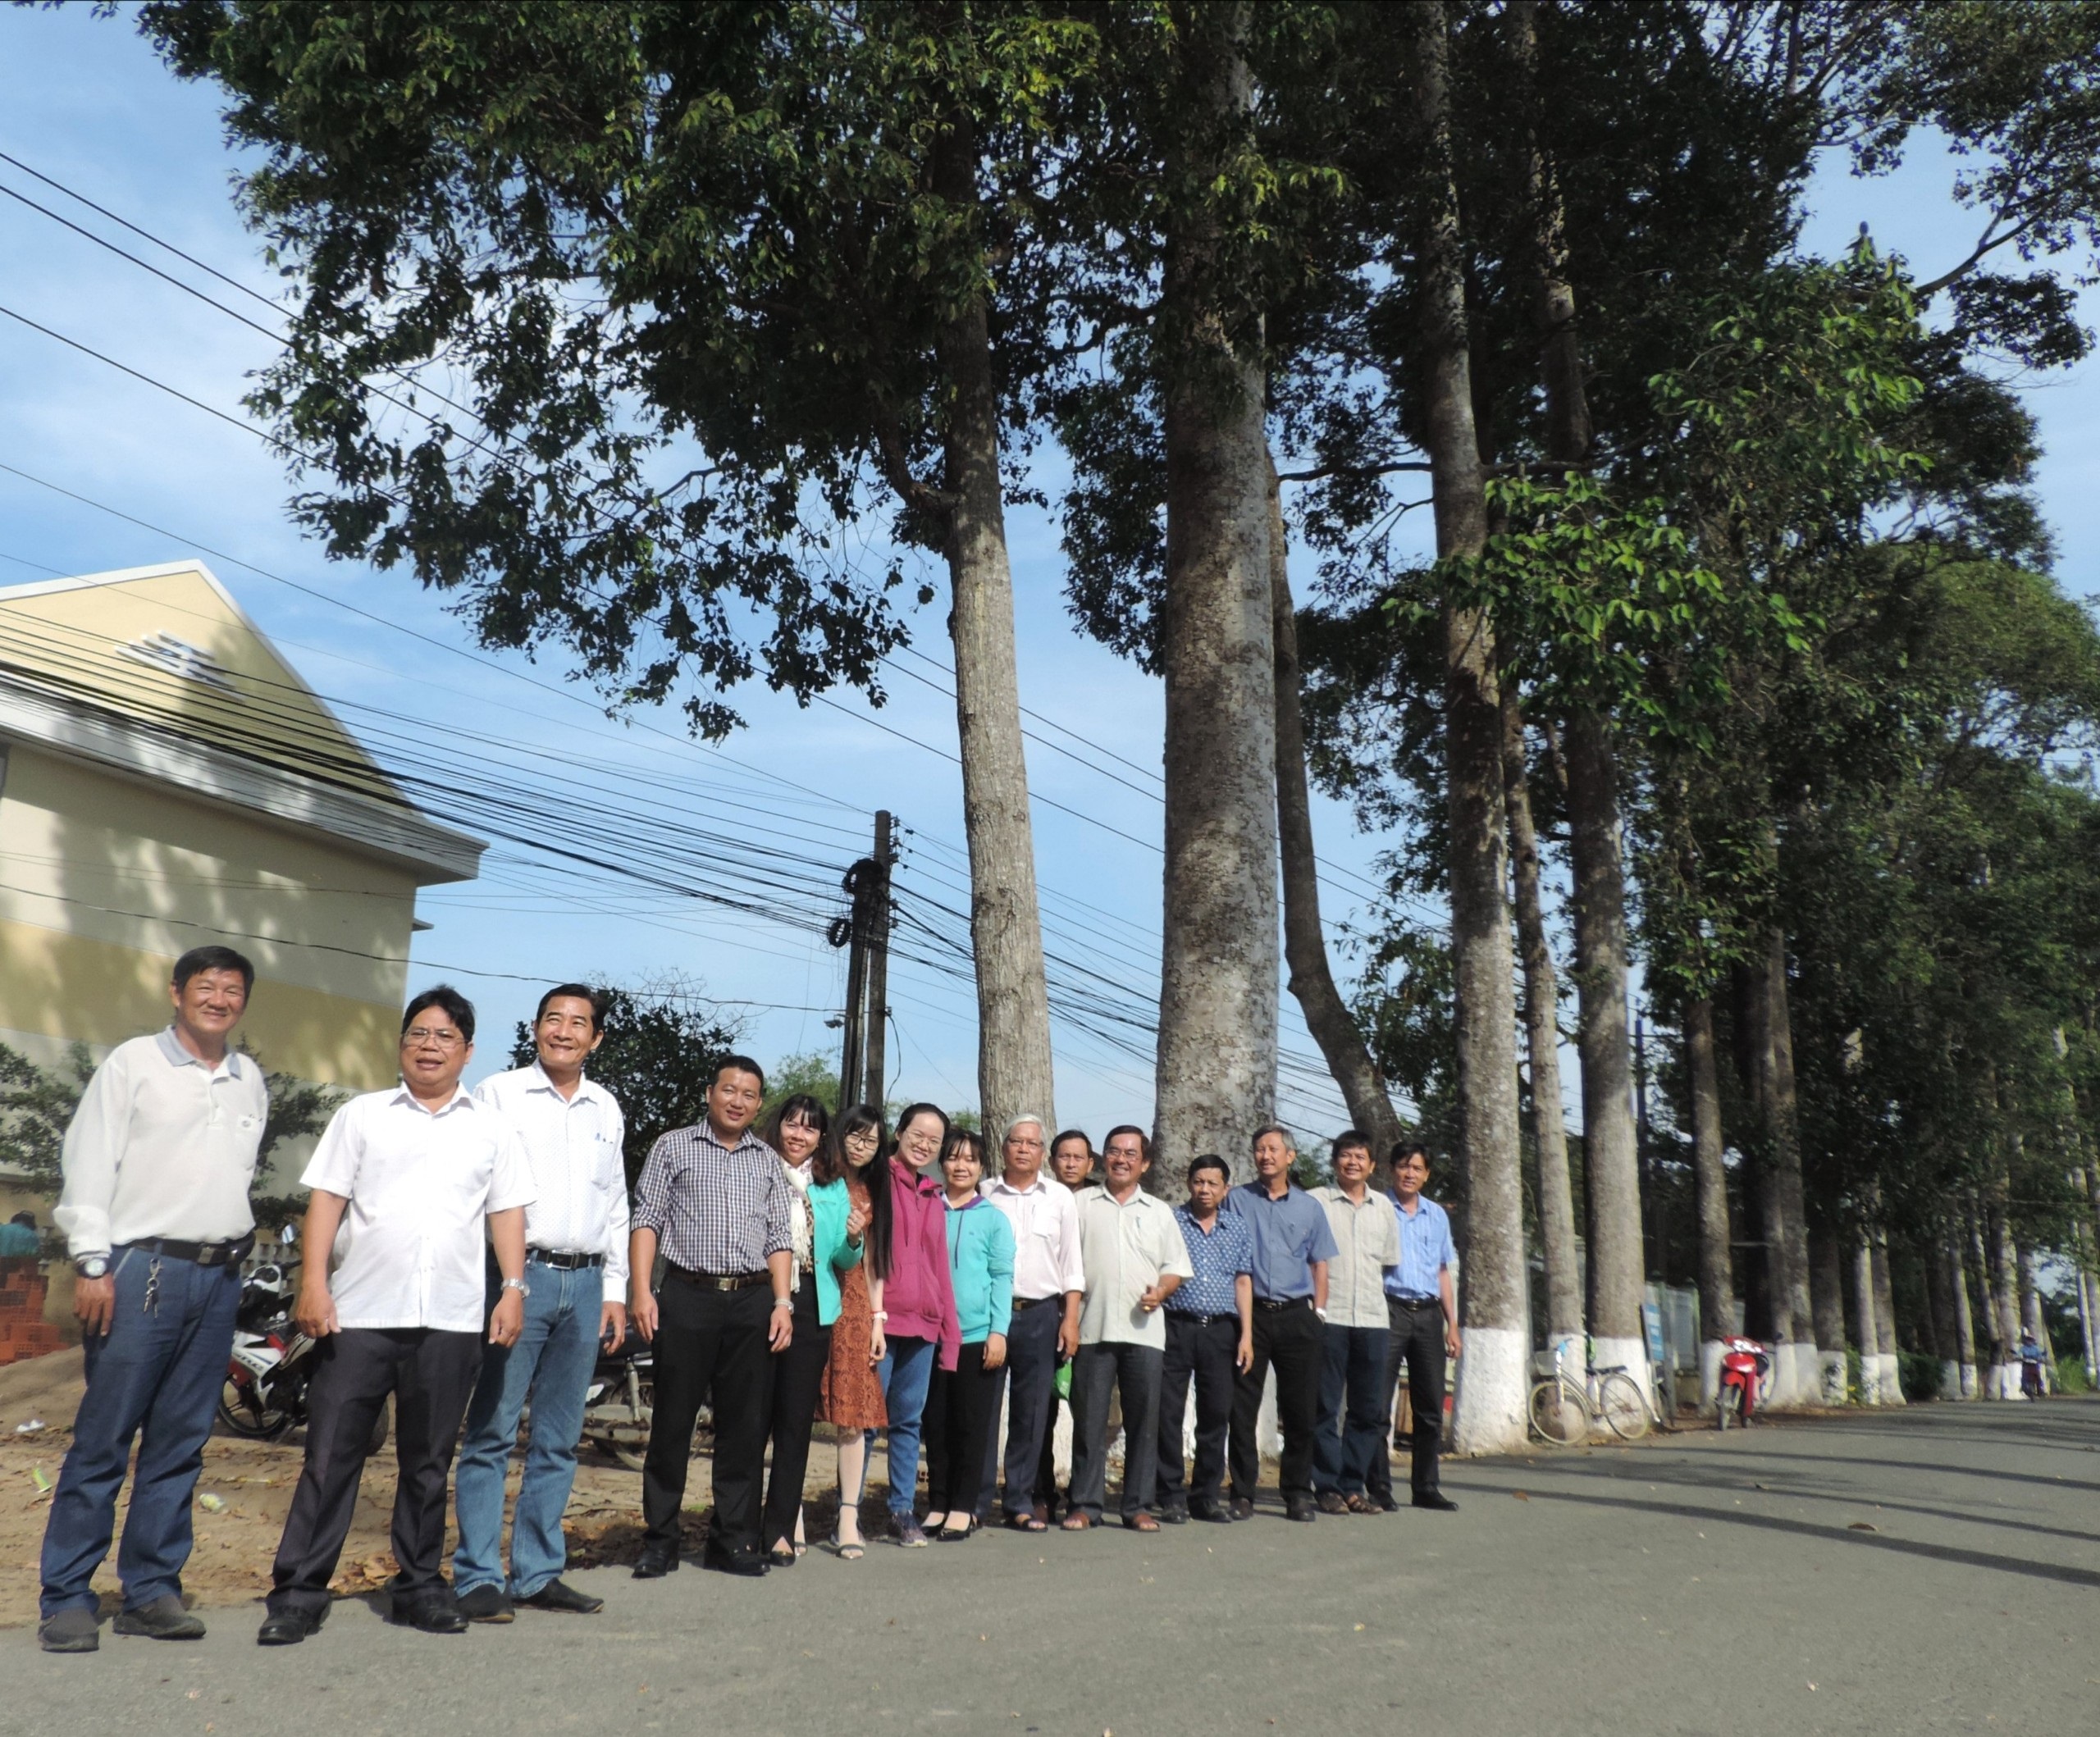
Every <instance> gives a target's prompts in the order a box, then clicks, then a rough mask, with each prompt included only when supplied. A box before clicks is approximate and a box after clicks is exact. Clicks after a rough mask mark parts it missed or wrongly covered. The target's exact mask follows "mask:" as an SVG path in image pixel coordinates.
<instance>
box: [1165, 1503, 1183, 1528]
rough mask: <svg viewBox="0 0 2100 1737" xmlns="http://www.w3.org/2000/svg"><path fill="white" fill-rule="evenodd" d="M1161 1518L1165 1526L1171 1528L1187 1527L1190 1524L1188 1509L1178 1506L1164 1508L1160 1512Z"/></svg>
mask: <svg viewBox="0 0 2100 1737" xmlns="http://www.w3.org/2000/svg"><path fill="white" fill-rule="evenodd" d="M1159 1517H1160V1519H1161V1520H1162V1522H1163V1523H1164V1524H1166V1525H1170V1526H1185V1525H1188V1524H1189V1511H1188V1509H1186V1508H1185V1507H1180V1506H1178V1505H1177V1506H1176V1507H1164V1508H1162V1509H1161V1510H1160V1511H1159Z"/></svg>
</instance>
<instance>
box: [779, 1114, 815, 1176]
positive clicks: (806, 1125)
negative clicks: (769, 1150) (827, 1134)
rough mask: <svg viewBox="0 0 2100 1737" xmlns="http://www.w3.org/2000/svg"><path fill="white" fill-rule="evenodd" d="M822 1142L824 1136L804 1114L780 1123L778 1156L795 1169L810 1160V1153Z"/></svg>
mask: <svg viewBox="0 0 2100 1737" xmlns="http://www.w3.org/2000/svg"><path fill="white" fill-rule="evenodd" d="M823 1143H824V1136H823V1135H822V1134H821V1133H818V1132H817V1127H816V1124H815V1123H814V1122H812V1121H810V1119H809V1118H808V1117H806V1116H797V1117H796V1118H795V1119H794V1120H793V1121H792V1122H783V1123H782V1124H780V1156H782V1157H783V1158H785V1159H786V1160H788V1163H790V1164H792V1165H794V1166H795V1167H796V1168H797V1169H800V1168H801V1166H802V1165H806V1164H807V1163H808V1162H809V1161H810V1153H812V1152H814V1151H815V1150H816V1149H817V1148H818V1147H819V1146H821V1145H822V1144H823Z"/></svg>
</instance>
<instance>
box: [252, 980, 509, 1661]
mask: <svg viewBox="0 0 2100 1737" xmlns="http://www.w3.org/2000/svg"><path fill="white" fill-rule="evenodd" d="M473 1052H474V1010H473V1005H472V1004H471V1003H470V1002H469V1001H468V1000H467V998H466V997H465V996H463V995H461V994H460V993H459V992H458V991H457V990H454V989H449V988H445V987H438V988H435V989H427V990H425V991H424V992H422V994H421V995H419V996H417V997H416V998H415V999H414V1000H413V1001H410V1002H409V1006H408V1011H407V1012H406V1013H404V1014H403V1015H402V1017H401V1083H400V1084H399V1086H397V1087H395V1088H394V1089H393V1090H392V1091H390V1092H366V1093H365V1094H364V1095H363V1096H362V1097H354V1098H352V1099H351V1100H350V1101H349V1103H347V1104H345V1105H344V1106H343V1107H342V1108H341V1109H340V1110H337V1111H336V1115H335V1119H333V1120H332V1121H331V1122H330V1123H329V1124H328V1131H327V1132H326V1133H324V1134H323V1135H322V1137H321V1143H320V1145H319V1146H317V1147H315V1148H314V1153H313V1162H312V1163H310V1164H309V1165H308V1166H307V1167H306V1174H305V1175H304V1177H302V1178H301V1179H300V1180H301V1181H303V1182H304V1183H305V1185H306V1186H307V1187H308V1188H310V1189H312V1190H313V1199H312V1201H311V1203H310V1204H309V1205H308V1207H307V1211H306V1234H305V1237H304V1242H303V1246H304V1248H305V1250H306V1266H305V1270H304V1273H303V1274H302V1275H301V1277H300V1279H299V1302H298V1305H297V1306H296V1307H295V1308H294V1311H293V1315H294V1319H295V1320H297V1321H298V1323H299V1330H300V1331H301V1332H302V1333H305V1334H310V1335H311V1336H312V1337H313V1338H317V1339H319V1340H320V1341H321V1344H320V1345H319V1347H317V1350H316V1352H315V1354H314V1355H315V1368H314V1372H313V1382H312V1384H311V1385H310V1386H309V1387H308V1389H307V1401H308V1419H307V1427H306V1464H305V1466H304V1467H303V1468H302V1469H301V1470H300V1472H299V1488H298V1489H295V1490H294V1492H293V1493H292V1506H291V1511H290V1513H289V1514H288V1515H286V1516H285V1532H284V1536H283V1538H282V1539H281V1540H279V1542H278V1544H277V1560H276V1564H275V1566H273V1568H272V1579H273V1580H274V1582H275V1584H274V1585H273V1586H272V1589H271V1592H270V1597H269V1601H268V1603H269V1612H270V1614H269V1616H267V1618H266V1619H265V1620H264V1621H263V1627H262V1629H261V1630H260V1632H259V1633H258V1634H257V1636H256V1639H258V1640H259V1641H260V1642H261V1643H262V1644H263V1645H264V1646H266V1647H282V1646H292V1645H296V1644H298V1643H299V1642H300V1641H303V1640H304V1639H306V1638H307V1636H308V1635H309V1634H313V1631H314V1630H317V1629H318V1628H319V1627H320V1626H321V1624H322V1621H323V1619H325V1618H326V1616H327V1614H328V1582H329V1581H330V1580H331V1579H332V1578H333V1577H334V1575H335V1572H336V1558H337V1557H340V1555H341V1554H342V1550H343V1540H344V1539H345V1538H346V1537H347V1536H348V1535H349V1530H350V1516H351V1514H352V1512H353V1511H354V1509H355V1508H356V1507H357V1499H358V1482H359V1480H360V1479H362V1478H363V1475H364V1462H365V1457H366V1454H367V1452H368V1448H369V1445H370V1443H371V1441H372V1425H374V1424H375V1423H376V1422H377V1420H378V1417H379V1410H380V1407H381V1406H383V1405H385V1404H386V1396H387V1395H388V1394H389V1393H392V1394H393V1395H394V1396H395V1405H394V1443H395V1460H396V1462H397V1463H398V1465H399V1468H400V1486H399V1490H398V1492H397V1493H396V1494H395V1498H394V1537H393V1542H394V1560H395V1562H396V1563H397V1564H398V1565H399V1570H400V1571H399V1574H397V1575H395V1579H394V1583H393V1585H392V1587H391V1591H392V1593H393V1598H394V1616H395V1621H399V1622H405V1623H408V1624H409V1625H412V1626H413V1627H416V1628H418V1629H421V1630H423V1631H424V1632H426V1633H427V1634H459V1633H460V1632H462V1631H463V1630H464V1629H465V1628H466V1626H467V1622H466V1619H465V1618H464V1617H463V1616H461V1615H460V1614H459V1601H458V1599H456V1598H454V1597H453V1595H452V1591H451V1589H450V1588H449V1587H448V1586H446V1584H445V1575H444V1572H443V1563H444V1556H445V1473H446V1472H447V1471H448V1470H450V1468H451V1464H452V1448H453V1444H454V1443H455V1442H457V1441H458V1440H459V1425H460V1422H461V1420H462V1419H463V1418H464V1417H465V1416H466V1412H467V1399H468V1395H469V1394H470V1393H473V1388H474V1377H475V1375H476V1374H477V1372H478V1371H479V1370H480V1368H481V1362H482V1321H483V1320H484V1317H485V1311H486V1320H487V1323H488V1331H487V1339H488V1343H490V1344H491V1345H514V1344H515V1343H517V1342H518V1333H519V1331H520V1329H522V1328H523V1325H524V1320H525V1299H524V1292H525V1290H526V1283H525V1208H526V1207H527V1206H528V1205H530V1204H531V1202H532V1166H531V1165H530V1164H529V1163H528V1161H527V1159H526V1156H525V1148H524V1147H523V1143H522V1142H520V1141H519V1139H518V1133H517V1130H516V1129H515V1128H513V1127H512V1126H511V1125H510V1124H509V1122H508V1121H507V1120H506V1119H504V1116H503V1115H502V1113H501V1112H500V1111H499V1110H491V1108H490V1107H489V1106H487V1105H486V1104H483V1103H481V1102H478V1101H477V1100H476V1099H475V1098H474V1097H473V1096H472V1095H471V1094H469V1093H468V1092H466V1091H465V1090H463V1088H462V1087H461V1086H460V1084H459V1076H460V1074H462V1073H463V1072H464V1071H465V1069H466V1066H467V1062H468V1058H469V1057H470V1056H471V1055H473ZM485 1226H486V1240H487V1241H488V1242H492V1243H494V1244H495V1256H496V1263H497V1265H499V1266H500V1268H501V1269H502V1271H503V1282H502V1297H501V1299H500V1301H499V1302H497V1303H496V1305H495V1308H494V1309H493V1310H488V1309H487V1308H486V1297H487V1280H486V1278H485V1276H484V1271H483V1267H484V1257H483V1255H482V1248H483V1247H484V1227H485ZM339 1231H340V1233H341V1234H340V1237H339V1236H338V1234H337V1233H338V1232H339ZM331 1250H332V1251H334V1252H335V1254H336V1256H337V1257H338V1258H337V1260H336V1270H335V1274H334V1275H333V1279H332V1281H331V1275H330V1274H329V1270H328V1268H329V1254H330V1251H331Z"/></svg>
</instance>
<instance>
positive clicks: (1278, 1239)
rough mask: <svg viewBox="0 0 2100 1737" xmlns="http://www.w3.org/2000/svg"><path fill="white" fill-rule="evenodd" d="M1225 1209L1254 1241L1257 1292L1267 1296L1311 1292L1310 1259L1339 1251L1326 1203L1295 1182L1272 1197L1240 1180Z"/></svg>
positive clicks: (1291, 1298)
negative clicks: (1275, 1196) (1283, 1191)
mask: <svg viewBox="0 0 2100 1737" xmlns="http://www.w3.org/2000/svg"><path fill="white" fill-rule="evenodd" d="M1224 1210H1226V1211H1227V1212H1230V1213H1233V1214H1235V1215H1237V1216H1238V1217H1239V1220H1241V1222H1242V1223H1244V1224H1245V1225H1246V1226H1247V1233H1248V1235H1249V1237H1250V1238H1252V1239H1253V1244H1254V1258H1253V1274H1254V1294H1255V1296H1257V1297H1261V1298H1262V1299H1264V1300H1265V1301H1267V1302H1295V1301H1296V1300H1297V1299H1298V1298H1299V1297H1310V1296H1312V1294H1313V1262H1314V1261H1331V1260H1333V1259H1334V1258H1335V1254H1336V1252H1337V1250H1336V1249H1335V1233H1334V1229H1333V1227H1332V1226H1331V1225H1330V1224H1328V1223H1327V1209H1326V1207H1325V1206H1322V1205H1321V1204H1320V1203H1319V1201H1316V1200H1315V1199H1313V1197H1312V1196H1311V1195H1309V1194H1308V1193H1307V1192H1305V1191H1304V1189H1303V1188H1299V1186H1298V1184H1297V1183H1292V1184H1291V1185H1290V1188H1289V1190H1288V1191H1287V1192H1285V1195H1284V1197H1283V1198H1282V1199H1281V1200H1271V1198H1270V1197H1269V1191H1268V1190H1267V1188H1263V1187H1262V1185H1261V1184H1260V1183H1253V1182H1243V1183H1240V1185H1239V1187H1238V1188H1235V1189H1233V1190H1232V1192H1230V1193H1229V1194H1227V1195H1226V1197H1225V1206H1224Z"/></svg>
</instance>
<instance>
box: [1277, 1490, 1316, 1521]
mask: <svg viewBox="0 0 2100 1737" xmlns="http://www.w3.org/2000/svg"><path fill="white" fill-rule="evenodd" d="M1283 1517H1284V1518H1285V1520H1317V1519H1318V1518H1319V1517H1320V1511H1319V1509H1317V1507H1314V1506H1313V1498H1311V1497H1310V1496H1286V1497H1285V1498H1283Z"/></svg>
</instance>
